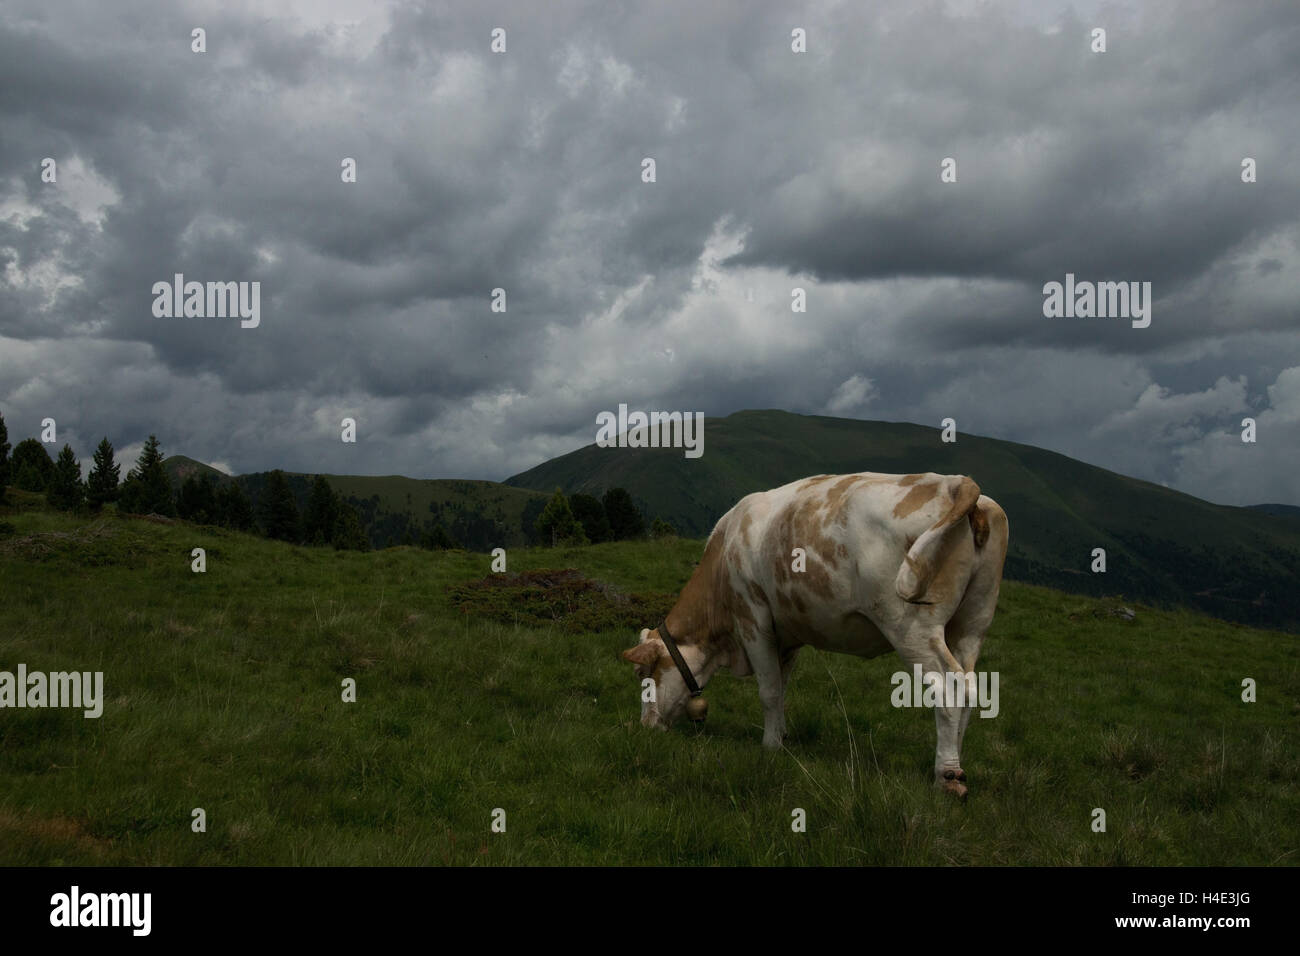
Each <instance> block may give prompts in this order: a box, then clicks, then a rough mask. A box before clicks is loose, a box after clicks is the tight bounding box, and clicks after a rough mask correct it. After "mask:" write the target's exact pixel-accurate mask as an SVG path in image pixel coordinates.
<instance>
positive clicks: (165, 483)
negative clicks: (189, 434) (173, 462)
mask: <svg viewBox="0 0 1300 956" xmlns="http://www.w3.org/2000/svg"><path fill="white" fill-rule="evenodd" d="M121 508H122V510H123V511H127V512H130V513H131V514H137V515H148V514H160V515H166V516H167V517H169V518H174V517H176V501H175V498H174V496H173V495H172V483H171V479H169V478H168V477H167V471H166V469H165V468H163V454H162V452H161V451H159V450H158V438H157V436H155V435H150V436H149V440H148V441H146V442H145V443H144V450H143V451H141V452H140V457H139V458H138V459H137V460H136V463H135V467H134V468H132V469H131V471H130V472H129V473H128V474H127V476H126V481H125V482H124V483H123V484H122V497H121Z"/></svg>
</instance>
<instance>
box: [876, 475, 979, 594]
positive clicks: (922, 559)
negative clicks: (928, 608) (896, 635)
mask: <svg viewBox="0 0 1300 956" xmlns="http://www.w3.org/2000/svg"><path fill="white" fill-rule="evenodd" d="M945 490H946V491H947V493H948V499H949V506H948V510H947V511H946V512H944V514H943V517H941V518H940V519H939V520H938V521H936V522H935V523H934V524H932V525H930V527H929V528H927V529H926V530H925V532H924V533H923V534H922V535H921V536H920V537H919V538H917V539H916V541H915V542H913V544H912V546H911V547H910V548H908V549H907V554H906V555H904V556H903V564H902V566H901V567H900V568H899V569H898V577H896V578H895V579H894V588H895V590H897V591H898V596H899V597H901V598H902V599H903V600H904V601H908V602H910V603H912V604H926V603H929V602H927V601H925V600H923V598H924V597H925V592H926V590H928V589H929V587H930V582H931V580H933V578H934V573H935V571H936V570H938V567H939V562H940V559H941V558H942V556H943V551H944V542H945V540H947V539H948V536H949V533H953V534H956V533H958V532H957V529H958V528H960V527H962V526H964V525H965V524H967V523H969V524H970V528H971V532H972V534H973V535H974V538H975V547H977V548H979V547H983V545H984V543H985V542H986V541H988V538H989V525H988V521H987V519H985V517H984V515H983V514H982V513H981V512H980V510H979V497H980V486H979V485H977V484H975V482H973V481H971V480H970V479H969V478H967V477H965V476H964V475H963V476H961V477H958V478H954V479H952V480H950V481H949V482H948V485H947V488H946V489H945Z"/></svg>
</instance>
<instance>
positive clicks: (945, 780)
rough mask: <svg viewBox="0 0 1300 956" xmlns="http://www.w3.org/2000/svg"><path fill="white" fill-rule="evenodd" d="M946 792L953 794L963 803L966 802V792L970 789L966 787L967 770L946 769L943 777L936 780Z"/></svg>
mask: <svg viewBox="0 0 1300 956" xmlns="http://www.w3.org/2000/svg"><path fill="white" fill-rule="evenodd" d="M935 783H936V784H938V785H939V786H940V787H941V788H942V789H943V792H944V793H949V794H952V795H953V796H954V797H956V798H957V799H958V800H960V801H961V802H962V803H965V802H966V794H968V793H969V792H970V790H969V789H968V788H967V787H966V772H965V771H964V770H945V771H944V772H943V777H942V779H940V780H936V781H935Z"/></svg>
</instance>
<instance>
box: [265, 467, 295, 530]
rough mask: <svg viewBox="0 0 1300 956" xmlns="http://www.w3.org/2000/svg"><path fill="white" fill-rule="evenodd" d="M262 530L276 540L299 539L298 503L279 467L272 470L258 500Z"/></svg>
mask: <svg viewBox="0 0 1300 956" xmlns="http://www.w3.org/2000/svg"><path fill="white" fill-rule="evenodd" d="M258 518H259V520H260V521H261V523H262V532H263V533H264V534H265V535H266V536H267V537H268V538H274V539H275V540H276V541H293V542H296V541H297V540H298V504H297V502H295V501H294V500H293V491H292V490H291V489H290V488H289V481H288V479H286V478H285V476H284V472H283V471H281V470H280V469H279V468H277V469H275V471H273V472H271V474H270V476H269V477H268V478H267V480H266V487H265V488H263V489H262V497H261V500H260V501H259V502H258Z"/></svg>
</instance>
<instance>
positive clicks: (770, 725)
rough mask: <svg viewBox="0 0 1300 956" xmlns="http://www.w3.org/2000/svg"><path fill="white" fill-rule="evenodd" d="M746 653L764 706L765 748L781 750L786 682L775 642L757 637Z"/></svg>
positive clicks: (762, 636) (746, 649)
mask: <svg viewBox="0 0 1300 956" xmlns="http://www.w3.org/2000/svg"><path fill="white" fill-rule="evenodd" d="M745 653H746V654H747V655H749V664H750V666H751V667H752V668H753V669H754V678H755V679H756V680H757V681H758V699H759V701H760V702H761V703H762V704H763V746H764V747H767V748H768V749H769V750H780V749H781V746H782V741H783V740H784V739H785V679H784V677H783V675H782V673H781V671H782V668H781V655H780V654H779V653H778V652H777V649H776V641H775V640H774V639H773V638H772V637H770V636H765V635H757V636H755V637H754V638H753V639H752V640H748V641H746V643H745Z"/></svg>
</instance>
